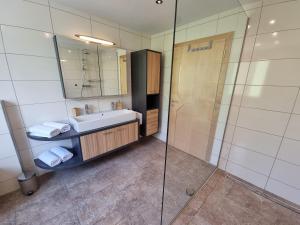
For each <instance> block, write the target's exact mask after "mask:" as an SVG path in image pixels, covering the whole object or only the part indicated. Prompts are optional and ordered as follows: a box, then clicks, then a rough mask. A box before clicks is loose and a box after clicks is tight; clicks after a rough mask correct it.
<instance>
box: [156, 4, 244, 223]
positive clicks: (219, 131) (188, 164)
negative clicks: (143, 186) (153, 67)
mask: <svg viewBox="0 0 300 225" xmlns="http://www.w3.org/2000/svg"><path fill="white" fill-rule="evenodd" d="M176 12H177V15H176V25H175V29H174V30H175V32H174V36H173V38H174V40H175V42H174V46H173V60H172V65H171V71H172V72H171V74H172V75H171V82H170V86H171V89H170V90H171V91H170V99H169V117H168V118H169V123H168V135H167V136H168V138H167V160H166V166H165V185H164V199H163V214H162V224H163V225H167V224H170V223H171V222H172V221H173V220H174V218H176V215H178V213H179V212H180V211H181V210H182V209H183V207H184V206H185V205H186V204H187V202H188V201H189V200H190V198H191V197H192V196H193V195H194V194H195V193H196V192H197V191H198V190H199V188H201V186H202V185H203V184H204V183H205V181H206V180H207V179H208V178H209V177H210V176H211V175H212V174H213V172H214V171H215V170H216V168H217V167H218V164H220V162H222V159H221V160H219V158H220V155H221V149H222V146H223V144H224V154H223V155H222V156H221V158H222V157H227V155H228V149H225V145H226V146H227V144H228V143H230V141H231V140H230V137H229V136H230V134H229V131H230V128H231V123H235V122H236V119H237V118H236V116H237V115H236V114H235V111H234V107H231V104H232V97H233V93H234V89H235V80H236V77H237V73H238V69H239V61H240V56H241V50H242V45H243V42H244V36H245V32H246V28H247V21H248V18H247V15H246V13H245V12H244V10H243V8H242V7H241V5H240V3H239V1H238V0H224V1H218V0H201V1H199V0H178V1H177V11H176ZM236 94H238V93H237V92H236ZM236 97H237V99H238V96H236ZM229 115H230V116H229ZM228 118H229V119H228ZM222 166H223V165H222Z"/></svg>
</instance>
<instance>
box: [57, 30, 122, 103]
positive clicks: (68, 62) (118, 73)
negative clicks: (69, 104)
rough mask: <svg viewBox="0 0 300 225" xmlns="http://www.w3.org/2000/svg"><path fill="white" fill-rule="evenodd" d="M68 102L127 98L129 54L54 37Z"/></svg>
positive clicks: (116, 49)
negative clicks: (105, 97) (125, 96)
mask: <svg viewBox="0 0 300 225" xmlns="http://www.w3.org/2000/svg"><path fill="white" fill-rule="evenodd" d="M54 41H55V45H56V51H57V57H58V59H59V65H60V71H61V81H62V86H63V90H64V94H65V97H66V98H68V99H77V98H91V97H99V96H113V95H125V94H127V60H126V50H124V49H118V48H114V47H104V46H100V45H97V44H94V43H90V42H84V41H79V40H73V39H70V38H66V37H63V36H55V37H54Z"/></svg>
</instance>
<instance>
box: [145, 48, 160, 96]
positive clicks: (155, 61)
mask: <svg viewBox="0 0 300 225" xmlns="http://www.w3.org/2000/svg"><path fill="white" fill-rule="evenodd" d="M160 58H161V57H160V53H157V52H151V51H148V52H147V94H159V87H160Z"/></svg>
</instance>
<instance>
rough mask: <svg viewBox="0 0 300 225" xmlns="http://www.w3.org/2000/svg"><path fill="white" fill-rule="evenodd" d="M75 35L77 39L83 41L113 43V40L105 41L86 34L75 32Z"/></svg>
mask: <svg viewBox="0 0 300 225" xmlns="http://www.w3.org/2000/svg"><path fill="white" fill-rule="evenodd" d="M75 37H78V38H79V39H81V40H84V41H88V42H93V43H97V44H101V45H107V46H112V45H115V43H114V42H111V41H106V40H103V39H99V38H95V37H90V36H86V35H81V34H75Z"/></svg>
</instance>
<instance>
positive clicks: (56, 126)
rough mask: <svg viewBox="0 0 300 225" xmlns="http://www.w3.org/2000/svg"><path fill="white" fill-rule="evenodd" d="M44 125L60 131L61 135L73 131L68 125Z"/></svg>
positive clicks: (53, 123) (51, 123) (48, 123)
mask: <svg viewBox="0 0 300 225" xmlns="http://www.w3.org/2000/svg"><path fill="white" fill-rule="evenodd" d="M43 125H44V126H48V127H54V128H56V129H59V130H60V132H61V133H65V132H67V131H69V130H70V129H71V126H70V124H67V123H58V122H45V123H43Z"/></svg>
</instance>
